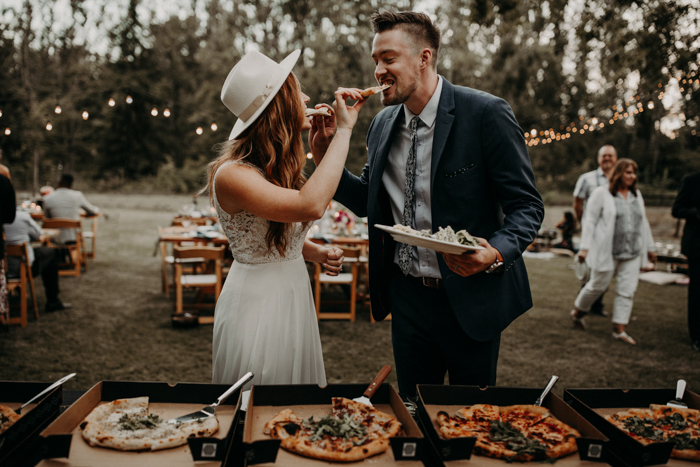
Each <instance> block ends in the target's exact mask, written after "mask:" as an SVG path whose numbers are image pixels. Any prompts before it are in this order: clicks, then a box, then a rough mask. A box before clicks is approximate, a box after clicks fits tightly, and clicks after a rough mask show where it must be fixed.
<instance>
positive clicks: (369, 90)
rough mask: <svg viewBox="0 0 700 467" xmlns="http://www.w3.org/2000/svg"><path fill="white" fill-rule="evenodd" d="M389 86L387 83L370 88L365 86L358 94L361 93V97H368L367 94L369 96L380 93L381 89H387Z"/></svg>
mask: <svg viewBox="0 0 700 467" xmlns="http://www.w3.org/2000/svg"><path fill="white" fill-rule="evenodd" d="M390 87H391V86H390V85H388V84H382V85H381V86H373V87H371V88H367V89H364V90H362V91H360V95H361V96H362V97H369V96H371V95H373V94H377V93H380V92H382V91H383V90H385V89H389V88H390Z"/></svg>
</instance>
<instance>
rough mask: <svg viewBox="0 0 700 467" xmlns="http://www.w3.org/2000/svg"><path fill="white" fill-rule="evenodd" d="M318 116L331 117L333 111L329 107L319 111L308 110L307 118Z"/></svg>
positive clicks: (321, 108)
mask: <svg viewBox="0 0 700 467" xmlns="http://www.w3.org/2000/svg"><path fill="white" fill-rule="evenodd" d="M316 115H322V116H324V117H330V116H331V111H330V110H328V107H320V108H318V109H306V116H307V117H315V116H316Z"/></svg>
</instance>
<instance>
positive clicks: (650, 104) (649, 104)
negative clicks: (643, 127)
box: [647, 101, 654, 110]
mask: <svg viewBox="0 0 700 467" xmlns="http://www.w3.org/2000/svg"><path fill="white" fill-rule="evenodd" d="M647 107H649V110H651V109H653V108H654V101H649V103H648V104H647Z"/></svg>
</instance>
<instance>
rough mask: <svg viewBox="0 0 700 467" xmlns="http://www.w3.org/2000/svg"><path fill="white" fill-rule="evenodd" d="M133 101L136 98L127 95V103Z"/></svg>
mask: <svg viewBox="0 0 700 467" xmlns="http://www.w3.org/2000/svg"><path fill="white" fill-rule="evenodd" d="M132 102H134V100H133V99H132V98H131V96H126V103H127V104H131V103H132Z"/></svg>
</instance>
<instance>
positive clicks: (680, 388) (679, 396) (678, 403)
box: [666, 379, 688, 409]
mask: <svg viewBox="0 0 700 467" xmlns="http://www.w3.org/2000/svg"><path fill="white" fill-rule="evenodd" d="M684 392H685V380H684V379H679V380H678V384H676V398H675V399H672V400H670V401H668V402H666V405H668V406H670V407H677V408H679V409H687V408H688V405H687V404H686V403H685V402H683V393H684Z"/></svg>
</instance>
